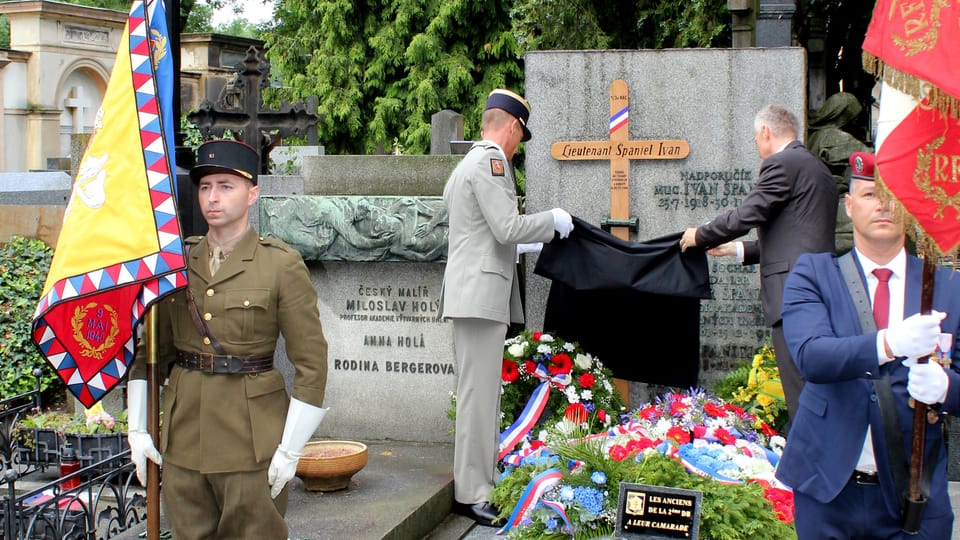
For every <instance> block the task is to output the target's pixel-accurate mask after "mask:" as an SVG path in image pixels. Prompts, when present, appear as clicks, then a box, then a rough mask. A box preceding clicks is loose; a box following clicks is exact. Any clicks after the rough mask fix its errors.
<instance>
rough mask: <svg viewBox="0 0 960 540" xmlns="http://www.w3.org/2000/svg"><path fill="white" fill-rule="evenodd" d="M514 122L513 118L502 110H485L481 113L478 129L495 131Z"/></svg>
mask: <svg viewBox="0 0 960 540" xmlns="http://www.w3.org/2000/svg"><path fill="white" fill-rule="evenodd" d="M513 120H514V116H513V115H512V114H510V113H508V112H507V111H505V110H503V109H487V110H485V111H483V117H482V118H481V121H480V122H481V126H480V129H482V130H483V131H487V130H495V129H497V128H500V127H503V126H504V125H506V124H507V123H509V122H511V121H513Z"/></svg>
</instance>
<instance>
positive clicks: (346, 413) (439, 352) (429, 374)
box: [259, 156, 460, 442]
mask: <svg viewBox="0 0 960 540" xmlns="http://www.w3.org/2000/svg"><path fill="white" fill-rule="evenodd" d="M303 159H304V178H303V189H302V191H301V192H300V193H298V194H296V195H294V194H283V193H280V192H279V190H275V189H271V190H270V194H268V195H264V196H263V197H262V200H261V201H260V206H259V218H260V224H261V226H262V227H261V228H266V229H269V230H271V231H272V230H273V229H274V228H275V226H276V225H277V224H279V228H280V229H281V230H286V231H288V232H289V227H290V225H289V224H290V223H294V224H295V223H301V224H303V223H311V222H314V221H317V220H318V219H319V218H321V217H323V216H320V213H321V212H320V209H321V208H327V207H331V206H336V207H338V208H346V209H350V210H351V212H350V213H351V215H354V217H356V216H357V215H359V214H357V213H356V212H354V211H353V210H356V209H357V208H360V207H361V206H362V207H363V208H365V209H366V210H369V212H367V213H366V214H364V216H363V217H364V219H365V220H367V221H364V222H362V223H354V224H353V225H354V226H359V227H360V228H361V229H362V230H363V231H364V233H365V234H366V235H367V236H368V237H369V236H375V235H377V234H379V232H378V231H380V232H382V231H383V230H385V229H389V230H396V231H398V232H397V233H396V234H394V238H395V240H396V242H392V244H394V243H395V244H396V246H399V248H403V244H404V243H405V241H404V240H401V238H406V237H407V236H410V238H407V240H409V242H406V243H408V244H410V245H408V246H406V247H407V248H409V249H413V248H415V247H416V246H415V245H414V244H416V241H414V239H416V240H417V241H423V240H424V239H428V238H429V237H430V233H427V234H424V235H421V236H419V237H418V236H416V235H415V234H414V233H415V232H416V230H417V225H418V224H424V223H427V222H429V221H430V218H429V217H428V216H427V214H426V213H424V212H427V209H429V212H428V213H433V212H434V211H435V210H440V208H439V207H442V200H441V199H440V195H441V194H442V191H443V185H444V183H445V182H446V179H447V177H448V176H449V175H450V172H451V171H452V170H453V168H454V167H455V166H456V164H457V163H458V162H459V160H460V158H459V157H458V156H316V157H312V156H305V157H304V158H303ZM408 203H410V204H408ZM438 205H439V207H438ZM412 209H413V210H416V212H417V214H416V215H414V216H413V217H412V218H410V216H408V215H407V214H410V213H411V212H412ZM443 210H444V212H443V214H444V215H445V209H443ZM437 217H438V218H439V217H442V216H439V215H438V216H437ZM324 219H326V218H324ZM439 221H442V222H443V225H442V226H440V223H439V222H438V226H437V227H435V228H434V229H433V231H432V234H434V235H439V234H441V233H442V234H443V237H444V238H445V234H446V225H445V220H439ZM284 223H286V224H287V225H284ZM320 226H321V225H320V223H319V222H318V223H317V227H320ZM411 226H412V228H410V227H411ZM297 227H299V226H297ZM376 227H381V228H380V229H376ZM391 227H393V228H392V229H391ZM401 229H402V230H401ZM408 233H410V234H408ZM284 234H287V232H278V233H277V236H279V237H281V238H282V237H283V235H284ZM338 234H339V233H338ZM310 238H314V239H315V240H311V241H309V242H308V241H307V240H308V239H307V238H306V237H305V239H304V240H305V241H304V244H305V245H307V244H309V245H311V246H313V247H312V248H309V249H313V250H314V251H318V252H319V251H321V250H319V249H318V248H317V245H316V244H313V243H311V242H314V241H319V240H320V239H322V238H324V235H323V234H321V231H320V230H319V228H318V229H317V233H316V234H314V235H312V236H310ZM434 240H436V239H434ZM411 242H412V243H411ZM292 243H293V244H296V243H297V242H292ZM443 243H444V244H445V242H443ZM354 248H355V246H354V247H351V248H350V253H351V254H352V255H351V256H359V255H362V252H363V250H357V249H354ZM378 250H379V251H378ZM323 251H326V250H323ZM367 251H368V252H373V253H375V254H381V253H380V251H383V246H380V247H371V248H370V249H369V250H367ZM400 251H401V252H402V251H403V249H400ZM414 251H416V250H415V249H414ZM443 252H444V253H443V257H441V258H438V259H436V260H434V261H433V262H423V261H424V260H427V259H423V260H418V259H417V258H416V257H410V258H403V259H402V260H400V259H395V260H394V262H389V261H388V262H384V261H382V260H380V259H378V258H377V257H374V258H373V259H369V258H368V259H363V258H360V259H357V260H317V259H320V257H311V256H307V257H306V258H307V267H308V268H309V270H310V275H311V279H312V280H313V283H314V286H315V287H316V289H317V293H318V295H319V308H320V319H321V321H322V322H323V328H324V334H325V336H326V338H327V341H328V343H329V351H328V368H329V371H328V378H327V394H326V399H325V406H328V407H330V412H329V414H328V415H327V416H326V418H325V419H324V421H323V423H322V424H321V425H320V428H319V430H318V431H317V435H318V436H320V437H324V438H338V439H339V438H349V439H357V440H387V439H391V440H403V441H419V442H451V441H452V440H453V437H452V435H451V430H452V429H453V422H452V421H451V420H450V419H448V418H447V410H449V409H450V393H451V392H452V391H454V390H455V389H456V382H457V369H456V365H455V361H454V356H453V336H452V333H453V328H452V324H451V323H449V322H444V321H441V320H440V319H439V313H440V312H439V302H440V286H441V283H442V282H443V269H444V265H443V264H442V261H443V260H444V259H445V252H446V250H445V246H444V249H443ZM318 254H319V253H318ZM428 259H429V258H428ZM279 365H280V366H281V370H286V371H285V373H284V376H285V378H286V380H287V382H288V386H289V385H290V384H291V383H292V378H293V373H292V368H291V367H290V365H289V363H288V362H280V363H279Z"/></svg>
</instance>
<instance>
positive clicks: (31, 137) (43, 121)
mask: <svg viewBox="0 0 960 540" xmlns="http://www.w3.org/2000/svg"><path fill="white" fill-rule="evenodd" d="M26 143H27V144H26V148H27V169H28V170H46V167H47V158H48V157H61V155H60V109H53V108H40V107H37V108H35V109H32V110H30V112H28V113H27V133H26Z"/></svg>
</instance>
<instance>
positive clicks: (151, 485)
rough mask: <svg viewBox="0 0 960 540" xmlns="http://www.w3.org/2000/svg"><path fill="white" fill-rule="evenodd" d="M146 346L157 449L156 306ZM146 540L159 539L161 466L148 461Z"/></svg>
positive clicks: (150, 429) (148, 323)
mask: <svg viewBox="0 0 960 540" xmlns="http://www.w3.org/2000/svg"><path fill="white" fill-rule="evenodd" d="M144 332H145V333H146V336H145V337H144V342H145V345H146V347H147V431H148V432H149V433H150V438H151V439H153V444H154V445H156V447H157V448H160V367H159V364H158V362H157V356H158V350H159V348H158V347H157V343H156V340H155V339H154V336H156V332H157V319H156V306H153V307H151V308H150V309H149V310H147V315H146V319H145V329H144ZM147 540H160V466H159V465H157V464H156V463H154V462H153V461H151V460H149V459H148V460H147Z"/></svg>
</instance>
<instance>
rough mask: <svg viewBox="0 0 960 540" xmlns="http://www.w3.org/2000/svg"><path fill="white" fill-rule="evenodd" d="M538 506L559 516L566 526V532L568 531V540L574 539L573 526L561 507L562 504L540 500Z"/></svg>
mask: <svg viewBox="0 0 960 540" xmlns="http://www.w3.org/2000/svg"><path fill="white" fill-rule="evenodd" d="M540 504H542V505H544V506H546V507H547V508H550V509H552V510H553V511H554V512H556V513H558V514H560V518H561V519H563V523H564V524H565V525H566V526H567V530H569V531H570V538H574V537H575V535H574V533H573V525H572V524H571V523H570V518H568V517H567V510H566V509H565V508H564V507H563V503H561V502H560V501H548V500H542V501H540Z"/></svg>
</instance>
